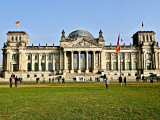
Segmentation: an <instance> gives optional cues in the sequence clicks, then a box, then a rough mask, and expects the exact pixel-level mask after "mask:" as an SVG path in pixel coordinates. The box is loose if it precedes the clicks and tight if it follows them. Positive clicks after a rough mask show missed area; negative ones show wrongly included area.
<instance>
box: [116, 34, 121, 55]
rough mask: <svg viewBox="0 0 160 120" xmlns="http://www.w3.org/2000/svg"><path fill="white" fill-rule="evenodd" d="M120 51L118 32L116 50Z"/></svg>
mask: <svg viewBox="0 0 160 120" xmlns="http://www.w3.org/2000/svg"><path fill="white" fill-rule="evenodd" d="M119 51H120V34H119V36H118V41H117V48H116V52H119Z"/></svg>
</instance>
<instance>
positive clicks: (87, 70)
mask: <svg viewBox="0 0 160 120" xmlns="http://www.w3.org/2000/svg"><path fill="white" fill-rule="evenodd" d="M88 72H89V69H88V51H86V73H88Z"/></svg>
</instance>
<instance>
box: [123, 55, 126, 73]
mask: <svg viewBox="0 0 160 120" xmlns="http://www.w3.org/2000/svg"><path fill="white" fill-rule="evenodd" d="M123 57H124V58H123V61H124V62H123V68H124V70H126V53H124V56H123Z"/></svg>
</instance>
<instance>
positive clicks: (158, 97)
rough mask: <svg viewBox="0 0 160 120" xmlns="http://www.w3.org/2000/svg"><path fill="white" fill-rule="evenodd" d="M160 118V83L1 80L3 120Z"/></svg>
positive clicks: (0, 117) (1, 111)
mask: <svg viewBox="0 0 160 120" xmlns="http://www.w3.org/2000/svg"><path fill="white" fill-rule="evenodd" d="M3 119H4V120H5V119H7V120H8V119H13V120H14V119H15V120H17V119H19V120H35V119H36V120H53V119H56V120H67V119H73V120H90V119H92V120H97V119H99V120H103V119H126V120H128V119H136V120H137V119H155V120H159V119H160V83H156V82H155V83H153V84H151V83H134V82H130V83H128V86H127V87H124V86H123V87H119V86H118V83H116V82H114V83H110V88H109V90H106V89H105V84H104V83H94V82H88V83H87V82H86V83H66V84H65V85H62V84H56V83H54V84H48V83H45V84H35V83H21V84H18V88H9V84H8V83H0V120H3Z"/></svg>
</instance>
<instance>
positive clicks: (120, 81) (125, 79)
mask: <svg viewBox="0 0 160 120" xmlns="http://www.w3.org/2000/svg"><path fill="white" fill-rule="evenodd" d="M123 82H124V84H125V86H126V83H127V78H126V77H124V81H123ZM119 86H122V77H121V76H120V77H119Z"/></svg>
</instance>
